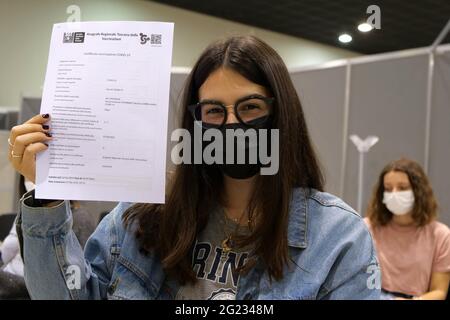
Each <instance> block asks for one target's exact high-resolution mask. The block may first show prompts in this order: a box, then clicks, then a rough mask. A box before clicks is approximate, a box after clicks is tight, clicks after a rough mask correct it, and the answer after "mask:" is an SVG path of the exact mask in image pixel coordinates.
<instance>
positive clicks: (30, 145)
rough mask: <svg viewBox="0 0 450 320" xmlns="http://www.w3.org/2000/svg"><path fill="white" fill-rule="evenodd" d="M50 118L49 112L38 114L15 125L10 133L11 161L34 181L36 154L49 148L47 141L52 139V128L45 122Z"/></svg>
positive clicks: (20, 171) (21, 172)
mask: <svg viewBox="0 0 450 320" xmlns="http://www.w3.org/2000/svg"><path fill="white" fill-rule="evenodd" d="M49 120H50V115H49V114H43V115H40V114H38V115H37V116H34V117H33V118H31V119H30V120H28V121H27V122H25V123H24V124H21V125H17V126H15V127H13V128H12V129H11V132H10V134H9V140H8V142H9V153H8V158H9V162H11V164H12V166H13V167H14V169H16V171H17V172H19V173H20V174H21V175H23V176H24V177H25V178H26V179H28V180H30V181H31V182H33V183H35V180H36V154H37V153H39V152H41V151H44V150H47V148H48V145H47V142H48V141H50V140H51V139H52V138H51V137H52V136H51V134H50V133H49V131H50V128H49V126H48V125H46V124H45V123H46V122H47V121H49Z"/></svg>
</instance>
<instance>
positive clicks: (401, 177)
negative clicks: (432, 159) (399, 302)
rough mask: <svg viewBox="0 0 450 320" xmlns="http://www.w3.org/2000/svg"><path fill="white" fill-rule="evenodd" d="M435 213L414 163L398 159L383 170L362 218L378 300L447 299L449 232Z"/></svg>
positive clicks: (425, 182)
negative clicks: (375, 262)
mask: <svg viewBox="0 0 450 320" xmlns="http://www.w3.org/2000/svg"><path fill="white" fill-rule="evenodd" d="M437 208H438V206H437V202H436V199H435V197H434V195H433V190H432V188H431V186H430V183H429V181H428V178H427V176H426V175H425V173H424V171H423V170H422V168H421V167H420V165H419V164H418V163H416V162H414V161H412V160H408V159H400V160H396V161H393V162H391V163H389V164H388V165H387V166H386V167H385V168H384V169H383V171H382V172H381V174H380V177H379V180H378V183H377V184H376V186H375V188H374V193H373V196H372V200H371V202H370V204H369V209H368V214H367V217H366V218H365V221H366V223H367V225H368V226H369V229H370V231H371V233H372V235H373V237H374V241H375V247H376V249H377V252H378V258H379V260H380V265H381V274H382V289H383V290H382V298H385V299H423V300H435V299H436V300H440V299H445V298H446V295H447V291H448V286H449V279H450V230H449V228H448V227H447V226H446V225H444V224H442V223H440V222H438V221H436V217H437Z"/></svg>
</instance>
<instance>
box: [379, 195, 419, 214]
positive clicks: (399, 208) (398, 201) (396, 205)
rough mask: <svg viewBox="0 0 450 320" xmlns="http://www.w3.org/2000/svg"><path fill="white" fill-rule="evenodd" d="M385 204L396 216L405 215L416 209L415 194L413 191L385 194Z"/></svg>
mask: <svg viewBox="0 0 450 320" xmlns="http://www.w3.org/2000/svg"><path fill="white" fill-rule="evenodd" d="M383 203H384V204H385V205H386V207H387V208H388V209H389V211H390V212H392V213H393V214H395V215H404V214H407V213H408V212H410V211H411V210H412V209H413V207H414V193H413V192H412V190H407V191H396V192H384V193H383Z"/></svg>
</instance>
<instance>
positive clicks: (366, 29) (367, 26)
mask: <svg viewBox="0 0 450 320" xmlns="http://www.w3.org/2000/svg"><path fill="white" fill-rule="evenodd" d="M372 29H373V28H372V26H371V25H370V24H368V23H361V24H360V25H359V26H358V30H359V31H361V32H369V31H370V30H372Z"/></svg>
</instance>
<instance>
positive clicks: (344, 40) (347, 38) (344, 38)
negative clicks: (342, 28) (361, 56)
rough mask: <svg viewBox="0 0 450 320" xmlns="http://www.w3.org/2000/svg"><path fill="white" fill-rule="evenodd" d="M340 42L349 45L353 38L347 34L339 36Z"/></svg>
mask: <svg viewBox="0 0 450 320" xmlns="http://www.w3.org/2000/svg"><path fill="white" fill-rule="evenodd" d="M339 41H340V42H342V43H349V42H350V41H352V36H351V35H349V34H346V33H344V34H341V35H340V36H339Z"/></svg>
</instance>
